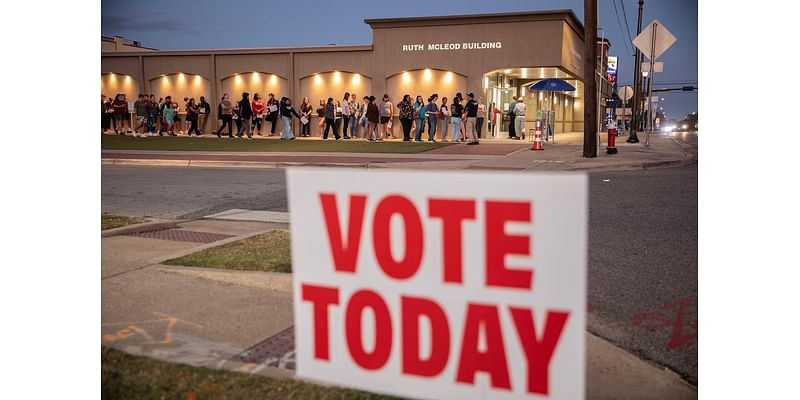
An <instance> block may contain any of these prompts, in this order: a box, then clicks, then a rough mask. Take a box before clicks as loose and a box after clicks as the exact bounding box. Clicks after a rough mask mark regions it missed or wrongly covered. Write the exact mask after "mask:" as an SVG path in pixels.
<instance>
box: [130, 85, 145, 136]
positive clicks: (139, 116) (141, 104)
mask: <svg viewBox="0 0 800 400" xmlns="http://www.w3.org/2000/svg"><path fill="white" fill-rule="evenodd" d="M145 99H146V97H145V96H144V95H143V94H139V100H136V102H135V103H133V109H134V110H135V111H136V127H135V128H134V129H133V137H139V129H141V130H142V136H144V131H145V129H146V126H147V101H146V100H145Z"/></svg>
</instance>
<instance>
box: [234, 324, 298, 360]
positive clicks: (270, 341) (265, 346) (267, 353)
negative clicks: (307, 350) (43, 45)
mask: <svg viewBox="0 0 800 400" xmlns="http://www.w3.org/2000/svg"><path fill="white" fill-rule="evenodd" d="M233 360H235V361H241V362H245V363H254V364H266V365H268V366H274V367H279V368H285V369H291V370H293V369H295V362H294V326H290V327H289V328H287V329H285V330H284V331H282V332H280V333H278V334H276V335H274V336H271V337H269V338H267V339H266V340H264V341H263V342H260V343H257V344H256V345H254V346H253V347H251V348H249V349H247V350H245V351H243V352H242V353H241V354H238V355H235V356H233Z"/></svg>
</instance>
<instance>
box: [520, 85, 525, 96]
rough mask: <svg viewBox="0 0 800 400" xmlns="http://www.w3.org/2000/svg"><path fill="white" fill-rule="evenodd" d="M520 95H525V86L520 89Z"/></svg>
mask: <svg viewBox="0 0 800 400" xmlns="http://www.w3.org/2000/svg"><path fill="white" fill-rule="evenodd" d="M519 93H520V95H522V96H525V87H524V86H523V87H522V89H520V91H519Z"/></svg>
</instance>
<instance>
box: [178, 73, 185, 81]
mask: <svg viewBox="0 0 800 400" xmlns="http://www.w3.org/2000/svg"><path fill="white" fill-rule="evenodd" d="M184 81H186V76H184V75H183V72H181V73H179V74H178V82H181V83H183V82H184Z"/></svg>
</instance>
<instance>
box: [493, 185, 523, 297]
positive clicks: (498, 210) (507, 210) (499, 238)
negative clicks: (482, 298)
mask: <svg viewBox="0 0 800 400" xmlns="http://www.w3.org/2000/svg"><path fill="white" fill-rule="evenodd" d="M508 221H518V222H530V221H531V205H530V203H527V202H506V201H487V202H486V285H487V286H503V287H511V288H520V289H530V288H531V286H532V285H533V270H532V269H531V270H518V269H517V270H514V269H509V268H507V267H506V255H508V254H518V255H524V256H527V255H529V254H530V250H531V249H530V237H529V236H528V235H507V234H506V230H505V224H506V222H508Z"/></svg>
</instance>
